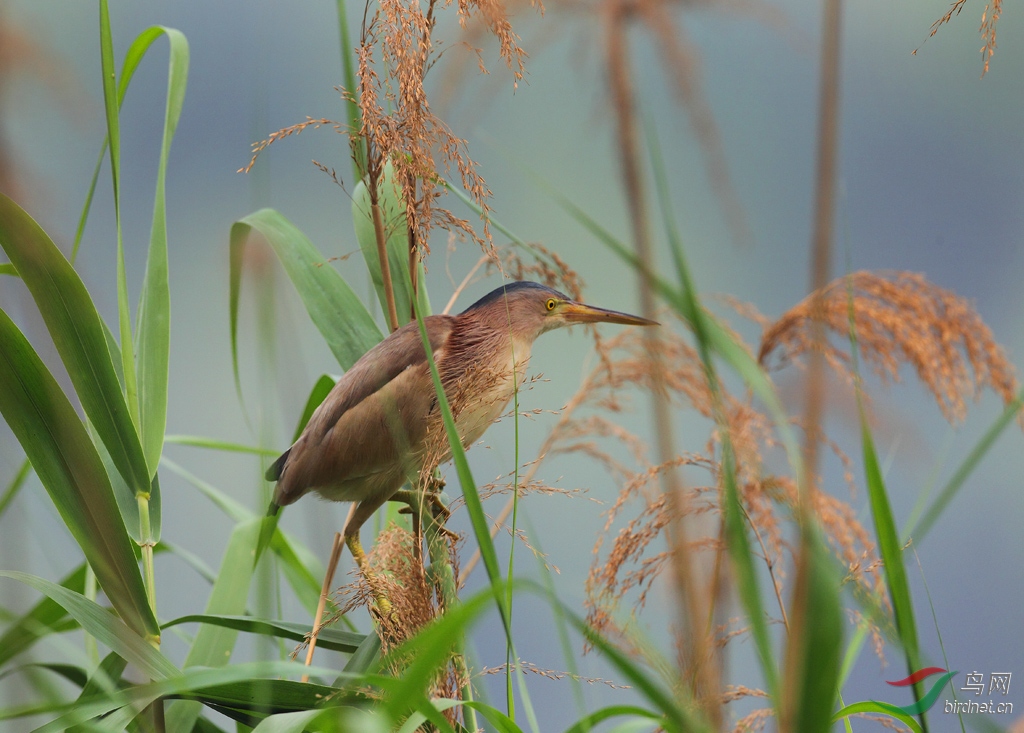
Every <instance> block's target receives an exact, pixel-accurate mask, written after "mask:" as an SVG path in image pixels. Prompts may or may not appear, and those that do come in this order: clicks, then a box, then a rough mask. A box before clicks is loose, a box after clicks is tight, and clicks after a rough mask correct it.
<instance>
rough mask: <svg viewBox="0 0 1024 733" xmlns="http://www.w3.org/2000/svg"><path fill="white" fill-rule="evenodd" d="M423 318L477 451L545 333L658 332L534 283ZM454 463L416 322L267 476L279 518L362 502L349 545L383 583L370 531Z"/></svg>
mask: <svg viewBox="0 0 1024 733" xmlns="http://www.w3.org/2000/svg"><path fill="white" fill-rule="evenodd" d="M423 321H424V325H425V327H426V332H427V337H428V340H429V343H430V349H431V352H432V353H433V357H434V360H435V362H436V365H437V370H438V373H439V375H440V378H441V384H442V386H443V387H444V391H445V396H446V397H447V399H448V401H449V403H450V405H451V409H452V414H453V416H454V420H455V425H456V430H457V432H458V435H459V439H460V440H461V442H462V445H463V446H464V447H466V448H468V447H469V446H470V445H472V444H473V443H475V442H476V441H477V440H479V439H480V437H481V436H482V435H483V433H484V432H485V431H486V430H487V428H488V427H490V425H491V424H492V423H493V422H495V421H496V420H497V419H498V418H499V417H501V415H502V414H503V413H504V411H505V409H506V406H507V405H508V403H509V401H510V400H511V399H512V397H513V395H514V393H515V391H516V389H517V388H518V386H519V385H522V384H523V380H524V379H525V374H526V365H527V362H528V361H529V358H530V352H531V349H532V347H533V343H534V341H535V340H536V339H537V338H538V337H539V336H541V335H542V334H544V333H546V332H548V331H552V330H554V329H558V328H562V327H564V326H570V325H573V324H577V323H599V322H604V323H619V324H625V325H633V326H655V325H658V324H657V323H656V322H655V321H652V320H649V319H647V318H641V317H639V316H634V315H630V314H628V313H620V312H618V311H612V310H606V309H604V308H597V307H594V306H590V305H585V304H583V303H581V302H578V301H575V300H573V299H572V298H570V297H569V296H567V295H565V294H563V293H561V292H559V291H557V290H555V289H553V288H550V287H548V286H546V285H541V284H539V283H536V282H529V281H516V282H509V283H505V284H503V285H502V286H500V287H498V288H496V289H494V290H492V291H491V292H490V293H488V294H487V295H485V296H483V297H482V298H480V299H479V300H478V301H476V302H475V303H473V304H472V305H471V306H469V307H468V308H466V310H464V311H463V312H462V313H460V314H458V315H455V316H452V315H431V316H426V317H425V318H424V319H423ZM450 457H451V448H450V445H449V444H448V442H447V437H446V434H445V431H444V429H443V423H442V418H441V411H440V409H439V405H438V400H437V393H436V391H435V387H434V382H433V378H432V376H431V372H430V369H429V363H428V360H427V354H426V351H425V350H424V348H423V341H422V337H421V334H420V332H419V328H418V324H417V322H416V321H412V322H410V323H407V324H406V325H404V326H402V327H401V328H398V329H397V330H395V331H394V332H393V333H391V335H389V336H388V337H387V338H385V339H384V340H383V341H381V342H380V343H378V344H377V345H376V346H374V347H373V348H371V349H370V350H369V351H367V352H366V353H365V354H364V355H363V356H362V357H361V358H360V359H359V360H358V361H357V362H356V363H355V364H354V365H353V366H352V367H351V368H350V369H349V370H348V371H347V372H346V373H345V374H344V375H343V376H342V377H341V378H340V379H339V380H338V382H337V383H336V384H335V385H334V388H333V389H332V390H331V392H330V393H329V394H328V395H327V397H326V398H325V399H324V401H323V403H321V404H320V406H319V407H318V408H317V409H316V410H315V411H314V412H313V414H312V416H311V417H310V419H309V422H308V423H307V424H306V427H305V429H304V430H303V431H302V433H301V435H300V436H299V438H298V439H297V440H296V441H295V443H294V444H292V446H291V447H290V448H288V450H286V451H285V452H284V453H282V454H281V456H280V457H279V458H278V459H277V460H276V461H274V463H273V464H272V465H271V466H270V468H269V469H268V470H267V473H266V478H267V480H268V481H270V482H276V484H277V485H276V487H275V489H274V494H273V499H272V502H271V504H270V508H269V510H268V515H276V514H277V512H278V511H279V509H280V508H281V507H283V506H286V505H289V504H293V503H294V502H296V501H298V500H299V499H300V498H301V497H303V496H305V495H306V494H308V493H310V492H314V493H316V494H319V495H320V496H321V497H323V498H325V499H329V500H333V501H348V502H353V506H352V509H351V511H350V513H349V518H348V521H347V522H346V524H345V528H344V530H343V533H344V543H345V545H346V546H347V547H348V548H349V551H350V552H351V553H352V557H353V559H354V560H355V561H356V564H357V565H358V566H359V568H360V571H362V573H363V575H364V577H366V578H367V581H368V582H370V584H371V588H372V586H373V583H372V581H371V578H370V575H369V574H368V572H367V567H366V556H365V553H364V552H363V548H362V545H361V543H360V539H359V529H360V527H361V526H362V525H363V523H364V522H365V521H366V520H367V519H368V518H369V517H370V516H371V515H372V514H373V513H374V512H375V511H376V510H377V509H378V508H380V507H381V506H382V505H383V504H384V503H385V502H386V501H388V500H389V499H392V498H395V497H396V495H398V494H399V492H400V489H401V488H402V486H403V485H404V484H405V483H406V482H407V481H409V482H410V483H411V485H412V486H417V481H419V480H420V474H421V472H430V471H433V469H434V468H435V467H436V466H438V465H441V464H442V463H443V462H444V461H446V460H448V459H449V458H450ZM339 539H340V534H339V536H338V537H336V541H335V548H336V549H335V552H333V553H332V561H333V562H334V563H335V564H336V562H337V560H336V558H337V554H338V552H340V543H339V542H338V540H339ZM328 573H329V575H331V574H332V573H331V570H329V571H328ZM328 583H329V581H327V580H325V584H324V587H325V589H326V588H327V586H328ZM374 593H375V596H376V598H377V606H378V609H379V610H380V611H382V612H384V613H388V612H389V604H388V602H387V599H386V598H385V597H384V596H383V594H382V593H380V592H378V591H376V590H375V591H374ZM321 600H323V597H322V598H321ZM315 628H316V626H315V625H314V629H315ZM310 651H311V650H310Z"/></svg>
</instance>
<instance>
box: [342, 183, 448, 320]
mask: <svg viewBox="0 0 1024 733" xmlns="http://www.w3.org/2000/svg"><path fill="white" fill-rule="evenodd" d="M378 188H379V190H378V193H377V198H378V203H379V206H380V212H381V216H382V217H383V219H384V231H385V235H386V237H387V253H388V264H389V265H390V268H391V278H392V281H393V282H392V285H393V287H394V291H395V310H396V312H397V313H398V323H399V325H404V324H406V323H408V322H409V321H410V320H411V316H412V310H411V303H410V301H411V299H412V281H411V277H410V276H409V274H408V273H409V223H408V219H407V218H406V215H405V201H404V200H403V197H402V191H401V185H400V184H399V183H398V181H397V180H395V171H394V167H393V166H392V165H391V163H387V164H385V166H384V175H383V176H382V178H381V181H380V184H379V186H378ZM352 222H353V225H354V227H355V231H356V239H357V240H358V241H359V249H360V251H362V253H363V259H364V260H365V261H366V268H367V269H368V270H369V271H370V278H371V280H372V281H373V287H374V290H376V292H377V298H378V300H380V305H381V308H382V309H383V311H384V312H385V313H386V312H387V310H388V303H387V296H386V295H385V291H384V275H383V274H382V272H381V265H380V257H379V256H378V254H377V235H376V231H375V229H374V226H373V216H372V214H371V208H370V191H369V190H368V189H367V187H366V182H365V181H360V182H359V183H358V184H356V187H355V190H353V192H352ZM418 267H419V272H418V273H417V274H416V282H417V288H416V290H417V295H418V297H417V301H416V306H417V308H419V309H420V311H421V312H422V313H423V315H425V316H428V315H430V299H429V298H428V297H427V289H426V287H425V283H424V279H423V278H424V274H423V266H422V265H419V266H418Z"/></svg>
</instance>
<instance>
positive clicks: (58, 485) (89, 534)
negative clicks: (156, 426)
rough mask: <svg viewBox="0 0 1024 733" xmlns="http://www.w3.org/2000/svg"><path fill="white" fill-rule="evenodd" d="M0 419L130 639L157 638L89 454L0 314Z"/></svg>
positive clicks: (76, 422) (80, 429)
mask: <svg viewBox="0 0 1024 733" xmlns="http://www.w3.org/2000/svg"><path fill="white" fill-rule="evenodd" d="M103 353H104V354H106V346H105V345H104V352H103ZM108 364H109V362H108ZM118 395H120V393H118ZM0 413H2V414H3V416H4V419H5V420H6V421H7V424H8V425H9V426H10V428H11V431H12V432H13V433H14V435H15V437H17V438H18V441H19V442H20V443H21V445H22V448H23V449H24V450H25V454H26V455H27V456H28V458H29V460H31V461H32V465H33V467H34V468H35V470H36V473H37V474H38V476H39V479H40V481H41V482H42V484H43V486H44V487H45V488H46V491H47V493H49V495H50V498H51V499H52V500H53V503H54V505H55V506H56V507H57V511H58V512H59V513H60V515H61V518H62V519H63V520H64V523H65V524H66V525H67V527H68V529H69V530H70V531H71V534H72V536H73V537H74V538H75V540H76V541H77V542H78V544H79V546H80V547H81V548H82V551H83V552H84V553H85V557H86V559H87V560H88V561H89V564H90V565H91V566H92V568H93V570H94V571H95V573H96V577H97V578H98V579H99V582H100V585H102V586H103V590H104V591H105V592H106V594H107V597H108V598H109V599H110V602H111V604H113V606H114V608H115V609H116V610H117V612H118V613H119V614H120V615H121V618H123V619H124V621H125V623H127V624H128V625H129V626H130V627H131V628H132V629H134V630H135V631H136V632H138V633H140V634H144V635H146V634H148V635H150V636H152V637H153V638H156V637H158V636H159V633H160V630H159V627H158V625H157V623H156V617H155V615H154V613H153V609H152V608H151V607H150V605H149V602H148V599H147V597H146V589H145V586H144V585H143V583H142V576H141V574H140V573H139V566H138V564H137V562H136V559H135V554H134V552H133V551H132V545H131V542H130V540H129V538H128V532H127V530H126V529H125V526H124V521H123V520H122V518H121V513H120V512H119V511H118V508H117V502H116V501H115V500H114V494H113V491H112V489H111V487H110V480H109V479H108V477H107V473H106V471H105V470H104V469H103V463H102V462H101V461H100V457H99V455H98V454H97V452H96V448H95V446H94V445H93V444H92V441H91V440H89V435H88V433H87V432H86V430H85V426H84V425H83V424H82V421H81V420H80V419H79V417H78V415H77V414H76V413H75V408H74V407H72V406H71V403H70V402H69V401H68V399H67V397H66V396H65V395H64V393H63V392H62V391H61V389H60V386H59V385H58V384H57V382H56V380H54V378H53V376H52V375H51V374H50V372H49V371H48V370H47V369H46V367H45V366H44V365H43V362H42V361H41V360H40V358H39V356H38V355H37V354H36V352H35V351H34V350H33V349H32V346H31V345H30V344H29V343H28V341H27V340H26V339H25V337H24V335H23V334H22V333H21V331H19V330H18V328H17V326H15V325H14V323H13V322H12V321H11V320H10V318H8V317H7V314H6V313H4V312H3V311H0ZM139 454H140V455H141V449H140V450H139Z"/></svg>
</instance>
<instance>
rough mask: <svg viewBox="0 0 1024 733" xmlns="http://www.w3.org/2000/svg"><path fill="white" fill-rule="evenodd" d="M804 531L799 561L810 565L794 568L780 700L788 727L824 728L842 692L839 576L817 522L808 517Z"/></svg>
mask: <svg viewBox="0 0 1024 733" xmlns="http://www.w3.org/2000/svg"><path fill="white" fill-rule="evenodd" d="M802 533H803V536H802V541H801V549H800V556H799V558H798V559H797V562H798V563H800V562H806V563H808V565H807V566H806V567H805V568H802V569H801V568H798V569H797V573H796V577H797V581H796V584H795V586H794V589H793V601H792V603H791V610H790V634H791V635H792V637H791V640H790V646H789V649H790V651H791V652H792V656H789V657H787V659H786V664H787V669H786V676H785V680H786V685H787V689H786V690H784V692H783V700H782V703H781V705H782V708H783V715H784V716H786V717H785V718H784V719H783V720H785V721H787V722H788V727H787V728H786V729H787V730H792V731H800V733H805V732H806V733H815V732H818V733H826V732H827V731H829V730H831V727H832V722H833V720H832V711H833V710H834V709H835V702H836V698H837V695H838V692H839V673H840V666H841V656H842V611H841V609H840V605H839V578H838V576H837V575H836V573H835V571H834V568H833V566H832V563H831V561H830V558H829V556H828V551H827V549H826V548H825V545H824V543H823V542H822V540H821V536H820V534H819V530H818V528H817V526H815V525H813V524H810V523H808V524H807V526H805V527H803V528H802ZM790 705H791V706H792V707H790ZM784 725H785V723H784Z"/></svg>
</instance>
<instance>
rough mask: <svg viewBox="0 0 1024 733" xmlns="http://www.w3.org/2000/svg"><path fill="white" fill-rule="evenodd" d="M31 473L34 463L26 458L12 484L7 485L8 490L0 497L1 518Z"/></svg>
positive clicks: (15, 474)
mask: <svg viewBox="0 0 1024 733" xmlns="http://www.w3.org/2000/svg"><path fill="white" fill-rule="evenodd" d="M30 473H32V461H30V460H29V459H27V458H26V459H25V460H24V461H22V462H21V465H20V466H19V467H18V470H17V471H15V472H14V477H13V478H12V479H11V482H10V483H9V484H7V488H6V489H4V493H3V496H0V517H2V516H3V515H4V512H6V511H7V507H9V506H10V505H11V502H12V501H14V497H16V496H17V495H18V492H19V491H21V487H22V486H24V485H25V481H26V479H28V477H29V474H30Z"/></svg>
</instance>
